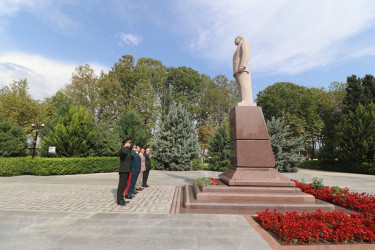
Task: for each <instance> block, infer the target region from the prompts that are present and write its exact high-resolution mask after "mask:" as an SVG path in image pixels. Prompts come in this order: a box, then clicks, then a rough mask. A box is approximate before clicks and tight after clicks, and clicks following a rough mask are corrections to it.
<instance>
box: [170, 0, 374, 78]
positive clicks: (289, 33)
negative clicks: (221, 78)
mask: <svg viewBox="0 0 375 250" xmlns="http://www.w3.org/2000/svg"><path fill="white" fill-rule="evenodd" d="M175 4H176V6H177V12H176V13H177V15H178V16H179V17H182V19H181V21H180V22H178V23H177V24H176V25H178V26H179V27H180V29H181V30H182V31H181V32H183V34H184V35H186V34H187V35H188V36H189V37H190V44H189V45H188V46H189V48H190V49H191V51H192V52H193V53H194V54H195V55H197V56H200V57H202V58H206V59H209V60H211V61H212V62H213V63H219V64H225V65H227V66H229V64H231V61H232V55H233V53H234V50H235V45H234V38H235V37H236V36H237V35H238V34H242V35H243V36H244V37H245V39H247V40H249V43H250V49H251V52H252V55H251V58H250V67H251V68H252V71H255V72H267V73H268V72H271V73H285V74H297V73H301V72H304V71H307V70H309V69H313V68H316V67H324V66H325V65H330V64H334V63H336V62H339V61H345V60H350V59H351V58H354V57H358V56H362V55H364V54H365V53H366V54H367V55H375V46H374V45H373V44H374V43H373V41H374V40H375V34H368V35H367V37H366V39H367V40H366V41H367V43H366V41H361V42H359V41H355V40H352V41H351V42H350V43H349V42H348V40H349V39H353V38H354V37H355V36H357V35H359V34H361V33H362V32H365V31H366V30H368V29H370V28H373V27H375V3H374V2H373V1H371V0H369V1H351V0H346V1H344V0H332V1H323V0H322V1H317V0H304V1H293V0H268V1H255V0H253V1H249V0H238V1H226V0H216V1H205V0H184V1H178V2H176V3H175Z"/></svg>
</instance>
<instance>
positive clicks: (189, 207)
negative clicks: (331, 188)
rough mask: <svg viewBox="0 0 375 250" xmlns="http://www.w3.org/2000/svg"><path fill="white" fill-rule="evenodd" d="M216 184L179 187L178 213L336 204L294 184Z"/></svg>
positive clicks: (325, 208) (245, 211)
mask: <svg viewBox="0 0 375 250" xmlns="http://www.w3.org/2000/svg"><path fill="white" fill-rule="evenodd" d="M217 181H218V183H219V185H214V186H206V187H198V186H195V185H186V186H184V187H181V189H180V191H179V195H177V196H179V197H178V199H177V200H178V201H177V202H176V204H180V206H179V207H178V209H176V211H177V210H178V213H198V214H206V213H210V214H251V215H256V213H257V212H260V211H265V210H266V209H270V210H271V211H272V210H273V209H277V211H279V212H283V213H285V212H293V211H297V212H299V213H302V212H313V211H316V210H318V209H321V210H322V211H323V212H332V211H334V210H335V206H334V205H332V204H329V203H325V202H322V201H320V200H316V199H315V198H314V197H313V196H312V195H309V194H306V193H303V192H301V190H300V189H298V188H295V187H255V186H254V187H249V186H246V187H245V186H241V187H240V186H228V185H226V184H225V183H223V182H221V181H220V180H217Z"/></svg>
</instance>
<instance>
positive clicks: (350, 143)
mask: <svg viewBox="0 0 375 250" xmlns="http://www.w3.org/2000/svg"><path fill="white" fill-rule="evenodd" d="M337 140H338V145H339V151H340V156H339V157H340V159H342V160H346V161H349V162H351V163H358V164H363V163H365V162H373V160H374V154H375V104H374V103H370V104H369V105H368V106H367V107H365V106H363V105H362V104H360V105H358V108H357V109H356V110H355V111H353V112H352V111H350V112H349V114H348V115H347V116H346V117H345V119H344V121H343V122H342V123H341V124H340V125H339V132H338V134H337Z"/></svg>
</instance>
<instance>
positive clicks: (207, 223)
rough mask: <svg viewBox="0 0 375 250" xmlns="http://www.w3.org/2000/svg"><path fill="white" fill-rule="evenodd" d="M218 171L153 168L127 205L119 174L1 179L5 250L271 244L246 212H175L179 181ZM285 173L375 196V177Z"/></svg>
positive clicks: (0, 238)
mask: <svg viewBox="0 0 375 250" xmlns="http://www.w3.org/2000/svg"><path fill="white" fill-rule="evenodd" d="M217 175H218V172H210V171H196V172H167V171H151V173H150V180H149V184H150V185H151V187H149V188H146V189H145V190H144V191H142V192H140V193H139V194H138V195H137V196H136V197H135V198H134V199H132V200H131V202H130V203H129V204H127V205H126V206H125V207H121V206H117V205H116V202H115V199H116V197H115V195H116V190H117V182H118V174H117V173H102V174H89V175H72V176H16V177H0V249H271V248H270V247H269V246H268V244H267V243H266V242H265V241H264V240H263V238H261V237H260V236H259V235H258V234H257V233H256V231H255V230H254V229H253V227H252V226H250V225H249V224H248V222H247V221H246V220H245V219H244V217H243V216H241V215H199V214H169V209H170V205H171V202H172V198H173V193H174V189H175V186H180V185H185V184H191V183H192V182H193V180H194V179H196V178H199V177H217ZM286 175H287V176H288V177H289V178H294V179H302V178H304V179H305V181H310V180H311V179H312V177H314V176H316V177H318V178H323V180H324V183H325V184H326V185H338V186H342V187H344V186H348V187H349V188H350V190H352V191H359V192H362V191H367V192H370V193H375V176H367V175H353V174H342V173H332V172H324V171H314V170H301V171H300V172H299V173H296V174H286Z"/></svg>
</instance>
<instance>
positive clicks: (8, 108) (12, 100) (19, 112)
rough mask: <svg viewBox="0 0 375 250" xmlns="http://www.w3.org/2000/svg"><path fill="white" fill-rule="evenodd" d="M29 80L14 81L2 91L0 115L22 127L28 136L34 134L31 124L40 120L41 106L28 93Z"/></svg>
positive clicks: (0, 93) (0, 94)
mask: <svg viewBox="0 0 375 250" xmlns="http://www.w3.org/2000/svg"><path fill="white" fill-rule="evenodd" d="M28 89H29V88H28V85H27V80H26V79H24V80H20V81H14V82H13V83H11V84H10V85H9V86H5V87H3V88H1V89H0V115H2V116H4V117H6V118H7V119H8V120H9V121H10V122H12V123H13V124H16V125H17V126H19V127H21V128H22V130H23V131H25V132H26V134H30V133H31V132H32V127H31V124H32V123H33V122H35V120H38V119H40V118H39V115H40V110H41V105H40V103H39V102H38V101H37V100H34V99H33V98H32V97H31V95H30V94H29V93H28Z"/></svg>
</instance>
